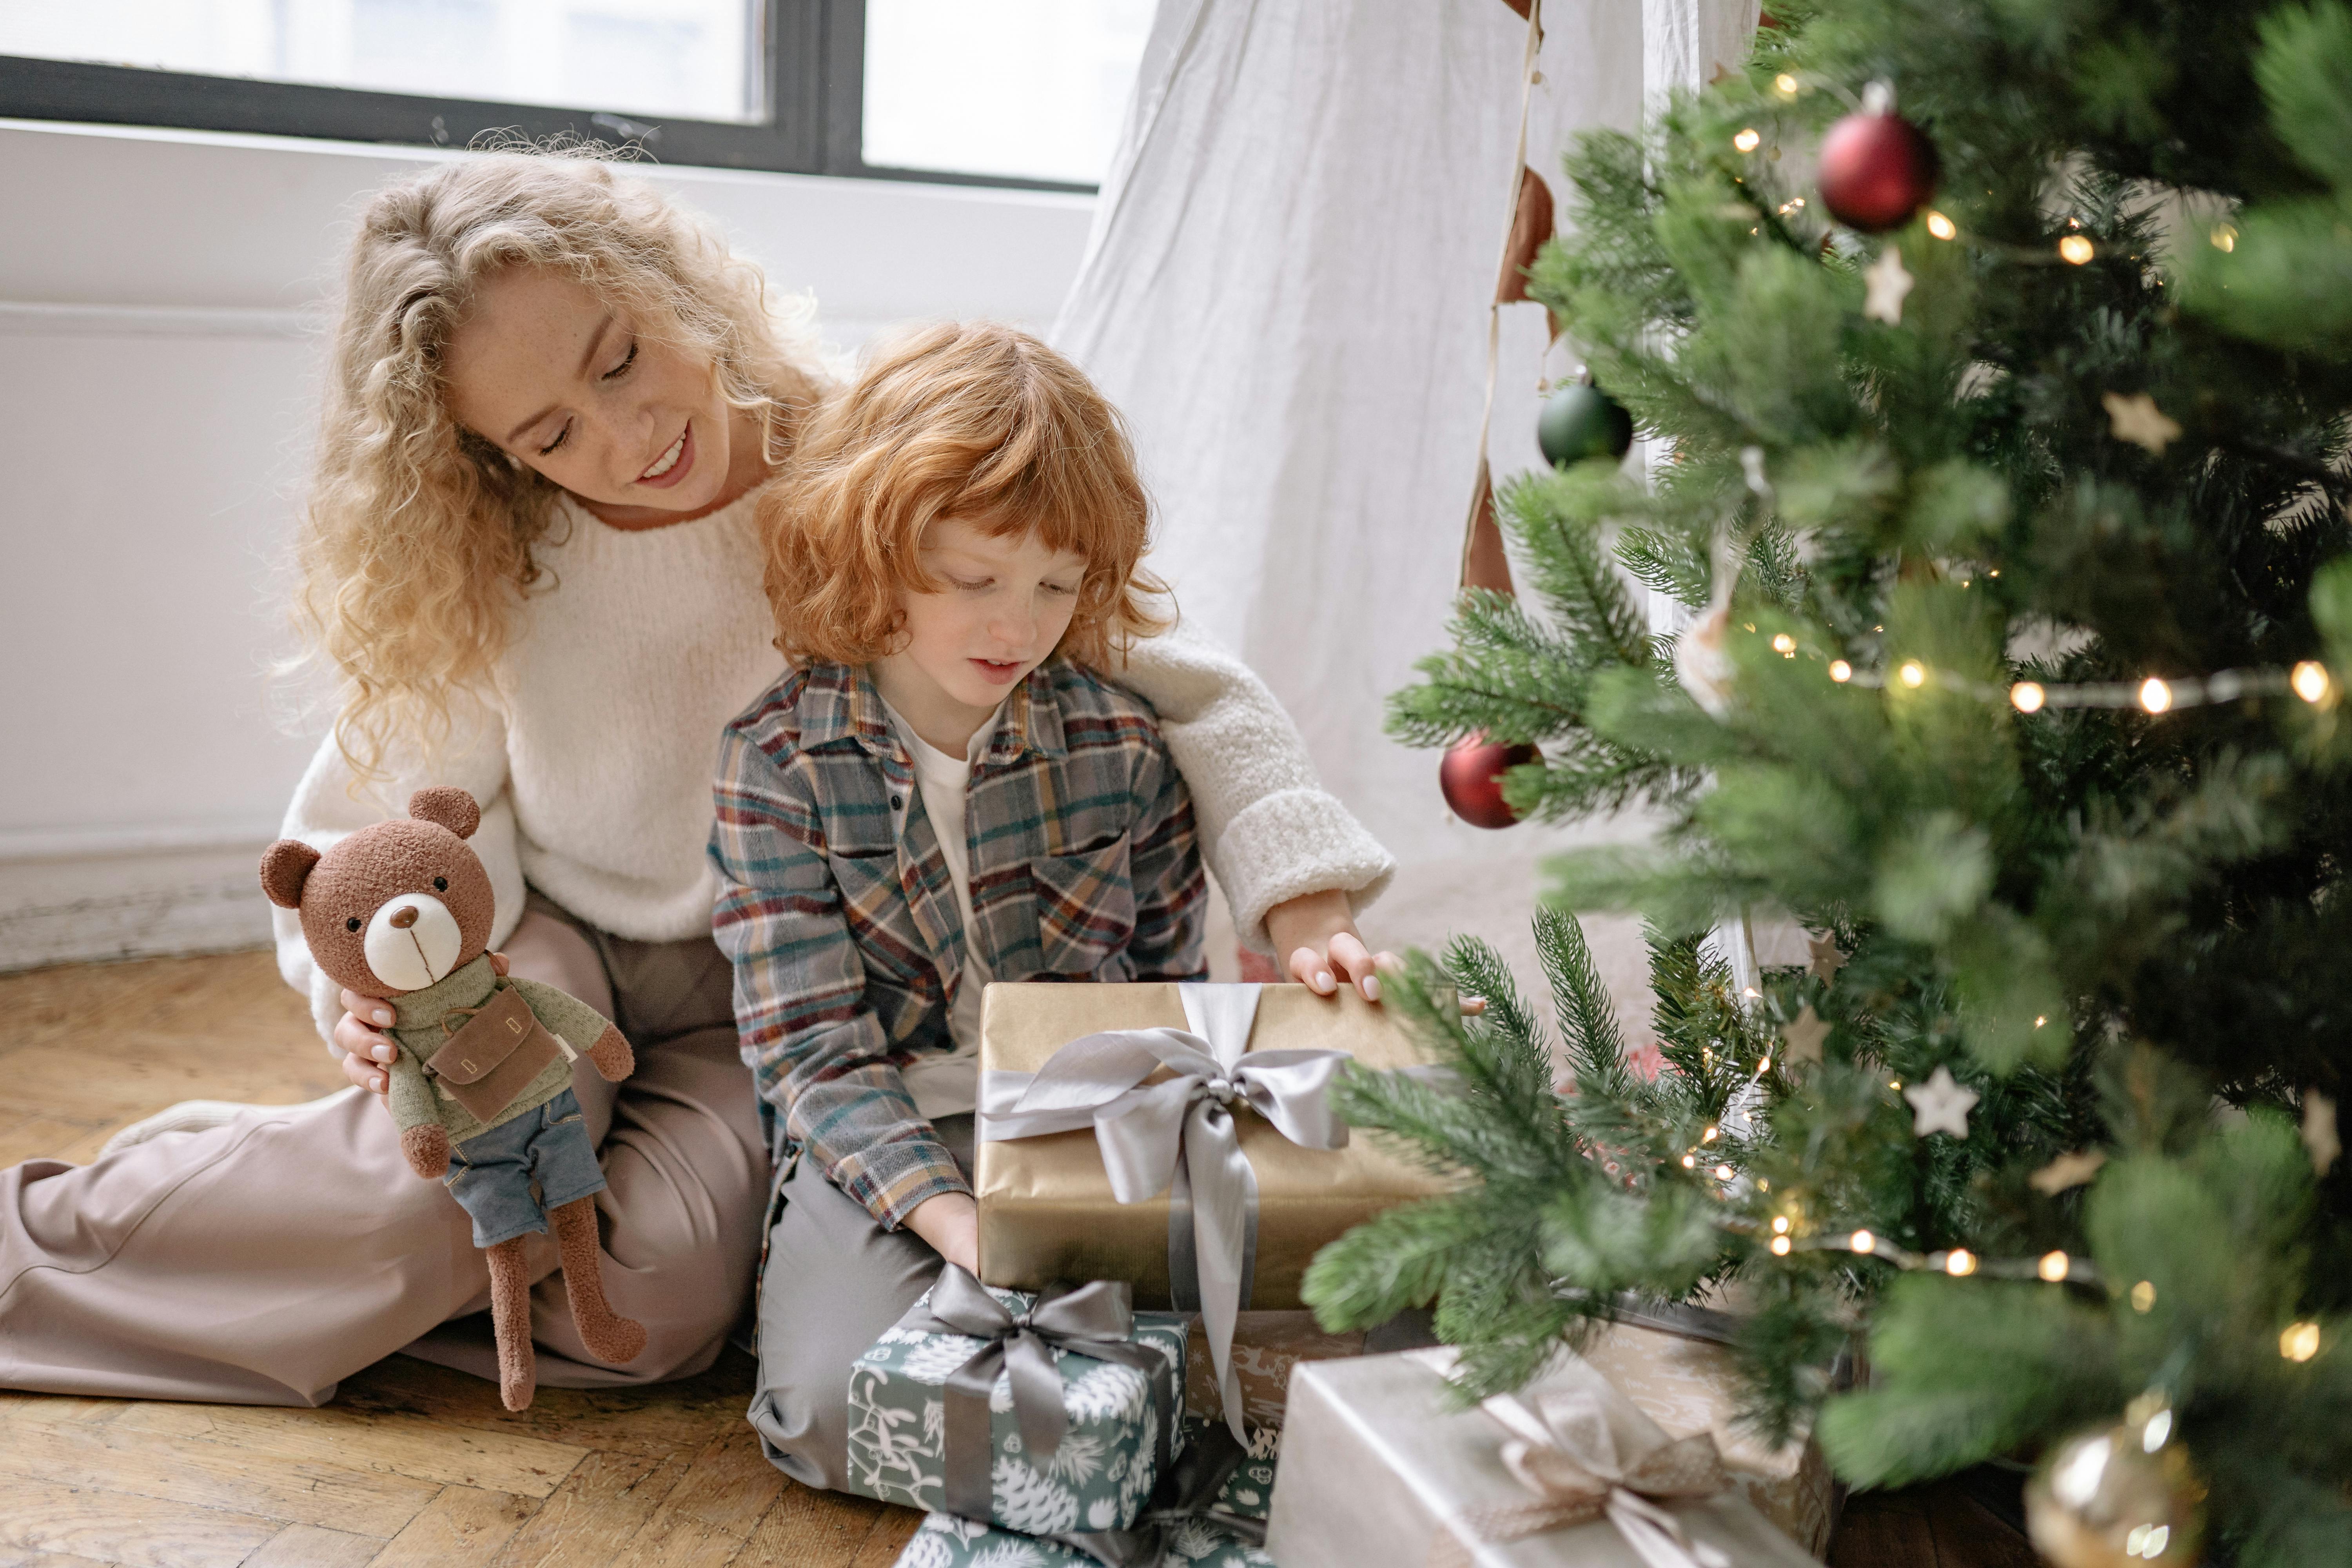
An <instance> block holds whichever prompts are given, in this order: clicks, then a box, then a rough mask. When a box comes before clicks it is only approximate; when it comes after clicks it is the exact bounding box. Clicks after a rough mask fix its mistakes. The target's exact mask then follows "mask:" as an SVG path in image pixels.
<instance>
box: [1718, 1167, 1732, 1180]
mask: <svg viewBox="0 0 2352 1568" xmlns="http://www.w3.org/2000/svg"><path fill="white" fill-rule="evenodd" d="M1715 1179H1716V1180H1717V1181H1718V1182H1727V1181H1729V1180H1731V1167H1730V1166H1728V1165H1717V1167H1716V1168H1715Z"/></svg>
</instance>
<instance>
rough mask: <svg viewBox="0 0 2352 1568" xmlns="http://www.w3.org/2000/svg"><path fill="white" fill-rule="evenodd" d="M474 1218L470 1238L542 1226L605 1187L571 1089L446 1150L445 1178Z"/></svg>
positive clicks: (492, 1239) (533, 1231)
mask: <svg viewBox="0 0 2352 1568" xmlns="http://www.w3.org/2000/svg"><path fill="white" fill-rule="evenodd" d="M442 1184H443V1185H445V1186H446V1187H447V1188H448V1189H449V1195H450V1196H451V1197H453V1198H456V1199H457V1202H458V1203H459V1204H461V1205H464V1207H465V1210H466V1212H467V1214H468V1215H472V1216H473V1220H474V1245H475V1246H476V1247H496V1246H497V1245H498V1244H499V1242H501V1241H509V1240H511V1239H513V1238H514V1237H518V1236H530V1235H539V1236H544V1235H546V1234H547V1214H548V1211H549V1210H550V1209H560V1208H562V1206H563V1205H565V1204H568V1203H572V1202H574V1201H576V1200H578V1199H580V1198H584V1197H586V1196H588V1195H589V1194H591V1193H601V1192H603V1191H604V1170H603V1168H602V1167H600V1166H599V1165H598V1164H597V1163H596V1149H595V1146H594V1145H593V1144H592V1143H590V1142H588V1123H587V1122H586V1121H584V1120H583V1119H582V1117H581V1114H580V1101H579V1100H578V1099H577V1098H575V1097H574V1096H573V1094H572V1091H571V1090H570V1089H565V1090H564V1091H563V1092H562V1094H559V1095H557V1096H556V1097H555V1098H554V1099H553V1100H549V1101H548V1102H547V1103H546V1104H545V1105H542V1106H541V1107H539V1108H538V1109H537V1110H526V1111H524V1112H523V1113H522V1114H521V1115H520V1116H518V1117H516V1118H515V1119H514V1120H513V1121H508V1122H503V1123H501V1124H499V1126H496V1127H493V1128H491V1129H490V1130H489V1131H488V1132H481V1133H477V1134H476V1135H475V1136H473V1137H471V1138H468V1139H467V1140H466V1141H465V1142H463V1143H460V1144H458V1145H457V1147H456V1148H454V1149H452V1150H451V1151H450V1152H449V1173H448V1174H447V1175H446V1176H444V1177H443V1178H442Z"/></svg>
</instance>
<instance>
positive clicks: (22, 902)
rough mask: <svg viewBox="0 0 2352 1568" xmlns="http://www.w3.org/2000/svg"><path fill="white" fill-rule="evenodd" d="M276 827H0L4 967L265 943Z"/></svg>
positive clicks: (0, 958)
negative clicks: (49, 830) (41, 831)
mask: <svg viewBox="0 0 2352 1568" xmlns="http://www.w3.org/2000/svg"><path fill="white" fill-rule="evenodd" d="M272 837H275V835H274V834H270V833H261V834H257V835H249V836H248V835H246V834H241V833H239V834H223V833H218V832H203V833H188V834H174V833H146V834H140V835H109V834H71V835H66V834H58V835H47V836H33V835H21V834H9V835H5V836H0V973H7V972H9V971H12V970H18V969H34V968H37V967H39V966H41V965H43V964H48V963H89V962H91V961H93V960H99V959H117V958H156V957H163V956H167V955H171V954H178V953H194V952H227V951H229V950H231V949H234V948H245V947H259V946H263V945H266V944H267V943H268V942H269V940H270V930H269V912H270V911H269V900H267V899H265V898H263V897H262V896H261V885H260V880H259V878H258V876H257V870H256V868H257V867H258V866H259V865H260V864H261V852H262V850H264V849H265V848H267V847H268V845H269V841H270V839H271V838H272Z"/></svg>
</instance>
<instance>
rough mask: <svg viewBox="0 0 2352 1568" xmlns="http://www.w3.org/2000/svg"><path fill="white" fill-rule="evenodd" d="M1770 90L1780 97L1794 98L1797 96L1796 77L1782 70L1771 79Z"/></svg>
mask: <svg viewBox="0 0 2352 1568" xmlns="http://www.w3.org/2000/svg"><path fill="white" fill-rule="evenodd" d="M1772 90H1773V91H1774V92H1777V93H1779V94H1780V96H1781V97H1782V98H1794V97H1796V96H1797V79H1796V78H1795V77H1792V76H1790V74H1789V73H1788V72H1787V71H1782V72H1781V73H1780V75H1779V76H1776V77H1774V78H1773V79H1772Z"/></svg>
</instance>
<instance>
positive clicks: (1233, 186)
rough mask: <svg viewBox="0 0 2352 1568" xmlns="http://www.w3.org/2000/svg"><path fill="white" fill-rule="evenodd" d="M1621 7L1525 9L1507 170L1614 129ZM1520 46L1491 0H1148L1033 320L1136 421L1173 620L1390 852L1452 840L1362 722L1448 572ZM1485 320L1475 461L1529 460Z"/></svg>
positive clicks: (1407, 661) (1405, 771) (1525, 412)
mask: <svg viewBox="0 0 2352 1568" xmlns="http://www.w3.org/2000/svg"><path fill="white" fill-rule="evenodd" d="M1642 26H1643V25H1642V19H1641V16H1640V15H1639V13H1638V12H1636V11H1634V10H1633V8H1632V7H1629V6H1626V5H1621V4H1613V3H1612V0H1546V4H1545V5H1544V15H1543V27H1544V46H1543V50H1542V55H1541V59H1540V66H1541V70H1542V75H1543V81H1542V84H1541V85H1540V86H1539V87H1538V89H1536V91H1535V94H1534V96H1533V99H1532V100H1531V102H1530V105H1529V119H1528V148H1529V154H1528V162H1529V164H1530V166H1532V167H1537V168H1538V169H1539V170H1540V171H1541V172H1543V173H1545V174H1551V173H1553V172H1555V171H1557V169H1558V167H1559V152H1560V150H1561V148H1562V147H1563V146H1564V145H1565V144H1566V142H1567V141H1568V138H1569V135H1570V133H1571V132H1573V131H1574V130H1576V129H1580V128H1582V127H1585V126H1593V125H1614V126H1618V127H1621V128H1623V129H1628V130H1630V129H1632V127H1633V123H1634V120H1635V116H1636V113H1637V111H1638V109H1639V105H1640V101H1641V95H1642V65H1641V61H1642V51H1643V35H1642ZM1527 41H1528V24H1527V22H1526V20H1525V19H1524V18H1523V17H1522V16H1519V15H1517V14H1516V13H1515V12H1514V11H1513V9H1512V8H1511V7H1510V6H1509V5H1506V4H1505V3H1504V0H1412V3H1410V4H1391V3H1389V0H1162V4H1161V5H1160V11H1159V14H1158V16H1157V17H1156V19H1155V21H1154V24H1153V27H1152V34H1151V38H1150V43H1149V45H1148V46H1147V48H1146V50H1145V55H1144V59H1143V65H1142V68H1141V71H1140V73H1139V79H1138V83H1137V89H1136V96H1135V99H1134V100H1133V102H1132V104H1131V105H1130V110H1129V121H1128V126H1127V130H1126V134H1125V137H1124V139H1123V141H1122V144H1121V147H1120V150H1119V153H1118V155H1117V157H1116V159H1115V160H1114V164H1113V168H1112V170H1111V173H1110V174H1109V176H1108V179H1107V180H1106V182H1105V184H1104V186H1103V192H1102V196H1101V198H1100V205H1099V206H1098V208H1097V216H1096V221H1095V229H1094V233H1093V237H1092V238H1091V240H1090V242H1089V245H1088V251H1087V259H1086V262H1085V264H1084V266H1083V267H1082V268H1081V270H1080V274H1079V278H1078V280H1077V282H1076V286H1075V287H1074V288H1073V289H1072V291H1071V294H1070V297H1069V300H1068V301H1067V302H1066V305H1065V307H1064V310H1063V311H1062V315H1061V318H1060V320H1059V321H1058V322H1057V323H1056V325H1055V330H1054V333H1053V337H1054V341H1055V344H1056V346H1057V347H1059V348H1061V349H1063V350H1064V351H1065V352H1066V353H1070V354H1071V355H1072V356H1073V357H1074V358H1076V360H1077V361H1078V363H1080V364H1082V365H1084V366H1085V367H1086V368H1087V371H1088V372H1089V373H1090V374H1092V375H1093V376H1094V377H1095V378H1096V380H1097V382H1098V383H1099V384H1101V386H1102V387H1103V389H1104V391H1105V392H1106V393H1107V394H1108V395H1109V396H1110V398H1111V399H1112V401H1113V402H1115V403H1117V404H1118V405H1119V406H1120V407H1121V408H1122V409H1123V410H1124V411H1125V412H1126V414H1127V416H1128V417H1129V420H1130V421H1131V423H1132V426H1133V428H1134V431H1135V435H1136V439H1137V444H1138V447H1139V452H1140V455H1141V457H1142V459H1143V466H1144V469H1145V477H1146V479H1147V480H1148V482H1149V483H1150V486H1151V489H1152V492H1153V495H1154V498H1155V499H1156V500H1157V501H1158V503H1159V507H1160V521H1159V535H1158V544H1157V547H1156V550H1155V552H1154V555H1153V558H1152V564H1153V566H1154V568H1155V569H1156V570H1158V571H1159V572H1160V574H1162V575H1164V576H1166V577H1167V578H1168V579H1169V580H1170V581H1171V583H1172V584H1173V585H1174V586H1175V588H1176V591H1177V595H1178V598H1179V601H1180V604H1181V607H1182V610H1183V613H1184V614H1185V615H1186V616H1188V617H1190V618H1192V620H1193V621H1195V622H1196V623H1198V624H1200V625H1201V626H1203V627H1204V628H1205V629H1206V630H1208V631H1209V632H1210V633H1212V634H1213V635H1214V636H1216V637H1219V638H1221V639H1222V640H1223V641H1225V642H1226V643H1228V644H1229V645H1232V646H1234V647H1237V648H1238V649H1239V650H1240V651H1241V652H1242V653H1243V655H1244V657H1245V658H1248V660H1249V661H1250V663H1251V664H1252V665H1253V666H1255V668H1256V669H1257V670H1258V671H1259V673H1260V674H1262V675H1263V676H1265V679H1266V680H1267V682H1268V683H1269V684H1270V685H1271V686H1272V687H1273V688H1274V689H1275V692H1276V695H1277V696H1279V697H1280V698H1281V699H1282V700H1283V701H1284V703H1285V705H1286V707H1287V708H1288V709H1289V710H1290V711H1291V713H1292V714H1293V715H1294V716H1296V717H1297V720H1298V722H1299V727H1300V729H1301V731H1303V732H1304V734H1305V736H1306V739H1307V744H1308V746H1309V749H1310V750H1311V751H1312V752H1313V754H1314V756H1315V759H1316V763H1317V764H1318V768H1319V769H1320V770H1321V772H1322V774H1323V778H1324V782H1325V784H1326V785H1327V787H1328V788H1330V789H1332V790H1333V791H1334V792H1335V793H1337V794H1339V795H1341V796H1342V797H1343V798H1345V799H1346V800H1347V801H1348V802H1349V805H1350V806H1351V807H1353V808H1354V809H1355V810H1356V811H1357V812H1358V813H1359V814H1360V816H1362V818H1363V820H1364V821H1365V823H1366V825H1367V826H1370V828H1371V829H1372V831H1373V832H1375V833H1376V834H1378V835H1380V836H1381V838H1382V839H1383V840H1384V841H1385V842H1386V843H1387V844H1388V845H1389V846H1390V847H1391V849H1392V850H1394V851H1395V852H1396V853H1397V854H1398V855H1399V856H1400V858H1403V859H1405V860H1407V861H1408V862H1411V861H1413V860H1422V861H1433V860H1439V859H1444V858H1448V857H1449V856H1451V855H1453V854H1454V853H1456V852H1458V847H1459V841H1458V836H1459V835H1461V834H1463V833H1465V832H1467V831H1469V830H1466V829H1463V828H1459V827H1453V828H1449V827H1448V826H1446V824H1445V822H1444V815H1443V812H1442V810H1441V807H1440V804H1439V800H1438V795H1437V790H1436V784H1435V768H1434V767H1433V758H1432V757H1431V755H1430V754H1429V753H1427V752H1416V751H1413V750H1411V749H1409V748H1406V747H1404V746H1402V745H1401V744H1399V743H1397V742H1393V741H1391V740H1390V739H1388V737H1387V736H1386V735H1385V734H1384V733H1383V731H1382V729H1381V715H1382V707H1383V703H1384V701H1385V699H1386V697H1387V694H1388V693H1389V692H1391V691H1393V690H1395V689H1398V688H1400V687H1402V686H1403V685H1405V684H1407V683H1408V682H1409V681H1411V680H1412V679H1413V677H1412V661H1413V660H1414V659H1415V658H1418V657H1420V656H1421V655H1423V654H1425V653H1428V652H1430V651H1432V650H1433V649H1434V648H1436V647H1440V646H1442V644H1443V641H1444V625H1445V620H1446V616H1447V614H1448V612H1449V609H1450V607H1451V605H1452V601H1453V596H1454V586H1455V584H1456V581H1457V579H1458V575H1459V573H1460V570H1461V559H1460V557H1461V550H1462V539H1463V531H1462V530H1463V517H1464V510H1465V505H1466V504H1467V503H1468V501H1469V500H1470V498H1471V496H1472V494H1473V486H1474V481H1475V475H1476V462H1477V436H1478V421H1479V414H1480V410H1481V407H1482V404H1483V398H1484V391H1485V379H1486V376H1485V371H1486V321H1487V311H1488V308H1489V306H1490V305H1491V304H1492V303H1493V300H1494V294H1495V284H1496V247H1497V244H1498V242H1499V241H1500V240H1501V238H1502V236H1503V234H1504V231H1505V227H1506V226H1507V223H1508V221H1509V218H1510V216H1511V203H1512V199H1513V196H1514V192H1513V190H1512V189H1511V188H1510V187H1509V185H1508V184H1507V176H1508V175H1509V174H1510V173H1511V171H1512V163H1511V156H1512V147H1513V143H1514V142H1515V140H1516V138H1517V132H1518V116H1519V110H1520V83H1521V80H1522V65H1523V60H1524V55H1525V51H1526V47H1527ZM1500 324H1501V333H1500V342H1499V356H1500V358H1499V363H1500V369H1499V374H1498V377H1497V382H1496V405H1495V412H1494V439H1493V442H1492V467H1493V470H1494V473H1495V474H1496V477H1497V479H1503V478H1507V477H1508V476H1509V475H1511V474H1514V473H1517V472H1518V471H1520V470H1522V469H1524V468H1528V467H1530V466H1532V465H1533V464H1534V463H1536V462H1538V461H1539V460H1540V459H1539V458H1538V456H1537V453H1536V450H1535V441H1534V435H1533V432H1534V425H1535V416H1536V409H1537V403H1538V398H1537V394H1536V383H1537V380H1538V376H1539V374H1541V373H1542V362H1543V355H1544V351H1545V347H1546V344H1547V342H1548V339H1549V334H1548V332H1547V331H1546V330H1545V326H1544V312H1543V310H1542V309H1541V308H1540V307H1539V306H1537V305H1535V304H1532V303H1519V304H1512V305H1507V306H1506V307H1504V310H1503V318H1502V321H1501V323H1500Z"/></svg>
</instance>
